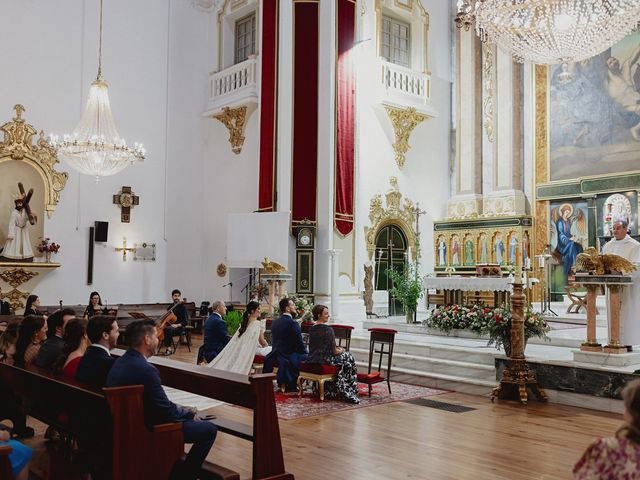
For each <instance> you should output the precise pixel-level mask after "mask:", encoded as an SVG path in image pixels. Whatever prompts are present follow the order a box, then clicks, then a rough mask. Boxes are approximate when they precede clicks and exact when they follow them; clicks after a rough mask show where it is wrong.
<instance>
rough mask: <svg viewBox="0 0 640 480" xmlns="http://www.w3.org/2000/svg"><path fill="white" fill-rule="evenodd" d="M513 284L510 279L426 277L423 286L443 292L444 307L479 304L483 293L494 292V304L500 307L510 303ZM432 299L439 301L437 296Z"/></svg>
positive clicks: (426, 288)
mask: <svg viewBox="0 0 640 480" xmlns="http://www.w3.org/2000/svg"><path fill="white" fill-rule="evenodd" d="M512 282H513V279H512V278H510V277H462V276H452V277H426V278H425V279H424V282H423V286H424V288H425V290H429V289H435V290H442V291H443V298H442V302H443V304H444V305H453V304H458V305H462V304H465V303H477V302H478V301H479V300H480V299H481V295H480V293H481V292H493V304H494V306H500V305H502V304H503V303H506V302H508V301H509V295H510V293H511V292H512V291H513V286H512ZM468 292H472V293H471V294H469V293H468ZM427 293H428V292H427ZM431 297H432V298H436V299H438V296H437V295H436V296H433V295H431ZM427 298H429V296H428V297H427ZM430 303H431V302H430Z"/></svg>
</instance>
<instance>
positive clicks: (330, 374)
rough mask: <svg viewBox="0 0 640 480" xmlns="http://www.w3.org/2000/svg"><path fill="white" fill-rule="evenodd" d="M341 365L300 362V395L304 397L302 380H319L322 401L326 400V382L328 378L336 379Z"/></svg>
mask: <svg viewBox="0 0 640 480" xmlns="http://www.w3.org/2000/svg"><path fill="white" fill-rule="evenodd" d="M339 371H340V367H334V366H333V365H322V364H320V363H307V362H301V363H300V375H298V397H302V382H303V381H304V380H309V381H310V382H318V390H319V391H320V401H321V402H322V401H324V382H326V381H327V380H331V381H336V380H337V379H338V372H339Z"/></svg>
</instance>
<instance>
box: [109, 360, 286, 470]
mask: <svg viewBox="0 0 640 480" xmlns="http://www.w3.org/2000/svg"><path fill="white" fill-rule="evenodd" d="M122 354H124V350H118V349H116V350H113V351H112V355H114V356H120V355H122ZM149 362H150V363H152V364H153V365H155V367H156V368H157V369H158V370H159V371H160V377H161V379H162V384H163V385H165V386H168V387H172V388H176V389H178V390H183V391H185V392H191V393H194V394H196V395H201V396H203V397H207V398H212V399H215V400H220V401H223V402H226V403H229V404H233V405H238V406H241V407H245V408H248V409H250V410H252V411H253V422H252V425H248V424H244V423H242V422H237V421H235V420H229V419H225V418H221V417H220V416H218V417H217V418H216V419H214V420H212V421H213V423H215V424H216V425H217V426H218V430H219V431H221V432H223V433H226V434H229V435H233V436H235V437H238V438H242V439H244V440H247V441H250V442H252V443H253V451H252V452H253V453H252V465H253V467H252V469H253V475H252V478H253V479H256V480H260V479H264V480H266V479H269V480H293V479H294V476H293V475H292V474H290V473H287V472H286V471H285V467H284V457H283V454H282V443H281V440H280V427H279V424H278V415H277V411H276V403H275V394H274V391H273V380H275V375H274V374H272V373H269V374H258V375H249V376H248V377H247V376H246V375H240V374H236V373H230V372H226V371H222V370H216V369H213V368H208V367H206V366H201V365H192V364H188V363H185V362H179V361H176V360H171V359H168V358H164V357H158V356H155V357H151V358H150V359H149Z"/></svg>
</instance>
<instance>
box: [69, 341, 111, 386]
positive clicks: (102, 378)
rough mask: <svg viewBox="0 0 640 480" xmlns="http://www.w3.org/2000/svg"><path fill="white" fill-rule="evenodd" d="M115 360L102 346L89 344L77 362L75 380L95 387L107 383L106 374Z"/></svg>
mask: <svg viewBox="0 0 640 480" xmlns="http://www.w3.org/2000/svg"><path fill="white" fill-rule="evenodd" d="M115 361H116V359H115V358H113V357H112V356H111V355H109V354H108V353H107V352H105V351H104V349H103V348H100V347H97V346H95V345H91V346H90V347H89V348H87V351H86V352H85V353H84V355H83V356H82V358H81V359H80V363H79V364H78V370H77V371H76V380H78V381H79V382H83V383H88V384H90V385H95V386H96V387H104V386H105V385H106V384H107V375H108V374H109V370H111V367H112V366H113V364H114V362H115Z"/></svg>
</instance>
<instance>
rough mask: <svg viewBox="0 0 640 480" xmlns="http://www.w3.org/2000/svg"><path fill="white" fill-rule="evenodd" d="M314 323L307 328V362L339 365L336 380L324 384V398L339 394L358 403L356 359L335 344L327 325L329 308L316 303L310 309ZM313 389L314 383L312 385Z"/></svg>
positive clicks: (349, 400)
mask: <svg viewBox="0 0 640 480" xmlns="http://www.w3.org/2000/svg"><path fill="white" fill-rule="evenodd" d="M311 313H312V314H313V319H314V321H315V322H316V324H315V325H314V326H313V327H311V329H310V330H309V357H308V358H307V362H308V363H321V364H328V365H333V366H336V367H340V371H339V372H338V381H337V382H336V383H335V384H334V383H333V382H327V383H326V384H325V394H324V395H325V398H332V397H337V396H338V395H341V396H342V397H343V398H344V399H345V400H347V401H348V402H351V403H360V399H359V398H358V370H357V367H356V361H355V360H354V358H353V355H351V354H350V353H349V352H347V351H346V350H344V349H343V348H342V347H338V346H336V336H335V334H334V333H333V329H332V328H331V327H330V326H329V325H327V322H328V321H329V309H328V308H327V307H326V306H324V305H316V306H315V307H313V310H312V311H311ZM314 389H315V385H314Z"/></svg>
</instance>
